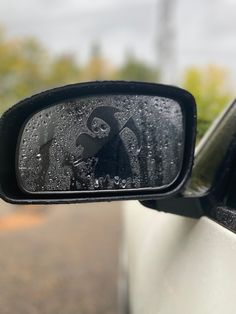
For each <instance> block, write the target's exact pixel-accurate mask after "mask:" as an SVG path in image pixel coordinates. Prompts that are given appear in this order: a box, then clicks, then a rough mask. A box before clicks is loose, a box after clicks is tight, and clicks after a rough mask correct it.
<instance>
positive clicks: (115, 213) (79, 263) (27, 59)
mask: <svg viewBox="0 0 236 314" xmlns="http://www.w3.org/2000/svg"><path fill="white" fill-rule="evenodd" d="M235 12H236V2H235V1H234V0H198V1H193V0H146V1H142V0H90V1H88V0H67V1H62V0H57V1H56V0H47V1H46V0H31V1H27V0H21V1H20V2H19V1H17V0H1V4H0V114H1V113H3V112H4V111H5V110H6V109H7V108H9V107H10V106H12V105H13V104H15V103H16V102H18V101H19V100H21V99H22V98H24V97H28V96H30V95H31V94H34V93H37V92H40V91H42V90H45V89H48V88H52V87H55V86H60V85H65V84H70V83H76V82H83V81H90V80H109V79H112V80H117V79H118V80H140V81H151V82H161V83H168V84H172V85H177V86H180V87H183V88H186V89H187V90H189V91H190V92H192V93H193V95H194V96H195V98H196V101H197V108H198V140H199V139H200V138H201V137H202V136H203V134H204V133H205V132H206V130H207V129H208V127H209V125H210V123H211V122H212V121H213V120H214V118H215V117H216V116H217V115H218V114H219V113H220V112H221V111H222V110H223V109H224V107H225V106H227V105H228V104H229V102H230V101H232V100H233V99H234V97H235V92H234V85H235V82H236V58H235V55H236V39H235V38H236V18H235V17H236V13H235ZM121 207H122V202H121V203H112V204H103V203H102V204H99V206H98V205H97V204H96V205H79V206H78V205H77V206H75V205H73V206H53V207H50V208H48V207H43V206H31V207H24V206H13V205H11V206H9V205H7V204H6V203H3V202H2V203H1V206H0V252H1V254H0V312H1V313H2V314H5V313H24V314H26V313H31V314H34V313H50V314H52V313H67V314H70V313H88V314H90V313H98V314H99V313H111V314H112V313H117V298H116V293H117V288H116V283H117V264H118V249H119V240H120V234H121Z"/></svg>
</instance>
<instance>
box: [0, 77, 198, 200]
mask: <svg viewBox="0 0 236 314" xmlns="http://www.w3.org/2000/svg"><path fill="white" fill-rule="evenodd" d="M82 109H84V113H81V111H82ZM48 116H50V117H49V118H48ZM46 117H47V119H48V120H47V121H46V120H45V119H46ZM62 117H63V119H64V120H63V121H62ZM40 119H41V120H40ZM43 123H44V124H43ZM63 125H64V127H63ZM99 128H100V129H99ZM59 129H60V131H59ZM27 132H28V133H27ZM68 134H72V135H68ZM195 136H196V105H195V101H194V98H193V96H192V95H191V94H190V93H188V92H187V91H185V90H182V89H180V88H177V87H173V86H165V85H160V84H152V83H141V82H122V81H117V82H115V81H114V82H113V81H111V82H110V81H106V82H90V83H81V84H74V85H68V86H64V87H59V88H56V89H52V90H49V91H45V92H42V93H40V94H37V95H35V96H32V97H30V98H27V99H25V100H23V101H21V102H20V103H18V104H16V105H15V106H13V107H12V108H10V109H9V110H8V111H7V112H5V113H4V114H3V116H2V117H1V120H0V151H1V153H0V196H1V197H2V198H3V199H4V200H5V201H8V202H11V203H22V204H27V203H29V204H45V203H47V204H50V203H79V202H92V201H111V200H120V199H122V200H128V199H138V200H148V199H159V198H167V197H170V196H172V195H174V194H176V193H178V192H179V191H180V189H181V188H182V187H183V185H184V184H185V182H186V180H187V179H188V177H189V176H190V173H191V169H192V163H193V153H194V146H195ZM150 138H151V139H150ZM131 140H132V143H133V144H132V145H130V141H131ZM58 142H59V144H58ZM177 142H179V143H180V144H181V145H180V144H179V146H180V147H181V148H178V145H177V144H178V143H177ZM53 143H54V144H55V143H57V145H54V144H53ZM114 143H116V145H114ZM165 143H166V150H165V147H164V146H165V145H164V144H165ZM131 146H132V147H133V148H131ZM57 147H59V148H60V149H59V148H58V149H57ZM167 147H168V148H167ZM134 150H135V152H134ZM149 155H150V156H149ZM55 156H56V157H57V158H56V157H55ZM48 160H50V162H49V161H48ZM88 164H89V167H88ZM84 165H85V166H84ZM64 168H66V170H67V171H66V173H67V176H65V169H64ZM91 168H92V170H91ZM52 170H53V171H54V172H53V171H52ZM50 173H53V175H51V176H50V175H49V174H50ZM85 175H86V176H85ZM58 177H59V179H55V178H58ZM117 178H118V179H119V180H118V179H117ZM65 182H67V184H65ZM117 182H118V183H117Z"/></svg>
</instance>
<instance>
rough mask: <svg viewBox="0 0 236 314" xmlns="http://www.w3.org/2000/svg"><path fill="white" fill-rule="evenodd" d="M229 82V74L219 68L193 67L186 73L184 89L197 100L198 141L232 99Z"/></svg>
mask: <svg viewBox="0 0 236 314" xmlns="http://www.w3.org/2000/svg"><path fill="white" fill-rule="evenodd" d="M228 82H229V79H228V76H227V72H226V71H225V70H224V69H222V68H220V67H217V66H213V65H211V66H208V67H206V68H196V67H192V68H189V69H188V70H187V71H186V73H185V76H184V81H183V87H184V88H185V89H187V90H188V91H190V92H191V93H192V94H193V95H194V97H195V99H196V103H197V111H198V139H199V138H201V137H202V136H203V134H204V133H205V132H206V130H207V129H208V127H209V125H210V124H211V122H212V121H213V120H214V119H215V118H216V116H217V115H218V114H219V113H220V112H221V111H222V110H223V109H224V108H225V106H226V105H227V104H228V103H229V101H230V100H231V99H232V94H231V92H230V89H229V87H228Z"/></svg>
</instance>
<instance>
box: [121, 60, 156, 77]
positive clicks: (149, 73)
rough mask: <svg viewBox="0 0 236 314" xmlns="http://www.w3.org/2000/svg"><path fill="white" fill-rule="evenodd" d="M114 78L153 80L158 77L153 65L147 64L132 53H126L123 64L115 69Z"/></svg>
mask: <svg viewBox="0 0 236 314" xmlns="http://www.w3.org/2000/svg"><path fill="white" fill-rule="evenodd" d="M116 78H117V79H120V80H129V81H146V82H155V81H157V78H158V72H157V70H156V69H155V68H154V67H150V66H148V65H147V64H146V63H144V62H142V61H139V60H137V59H136V58H135V57H134V56H132V55H128V57H127V58H126V61H125V63H124V65H123V66H121V68H120V69H119V70H118V71H117V74H116Z"/></svg>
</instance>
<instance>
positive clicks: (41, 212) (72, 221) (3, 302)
mask: <svg viewBox="0 0 236 314" xmlns="http://www.w3.org/2000/svg"><path fill="white" fill-rule="evenodd" d="M120 207H121V205H120V203H96V204H86V205H69V206H64V205H63V206H62V205H60V206H50V207H42V206H41V207H40V206H30V207H29V206H25V207H24V206H13V205H7V204H6V203H0V313H1V314H14V313H16V314H28V313H29V314H38V313H40V314H42V313H43V314H54V313H55V314H64V313H65V314H76V313H81V314H94V313H96V314H100V313H101V314H108V313H109V314H115V313H117V311H116V307H117V300H116V294H117V291H116V285H117V280H116V276H117V263H118V243H119V235H120V213H121V211H120Z"/></svg>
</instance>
